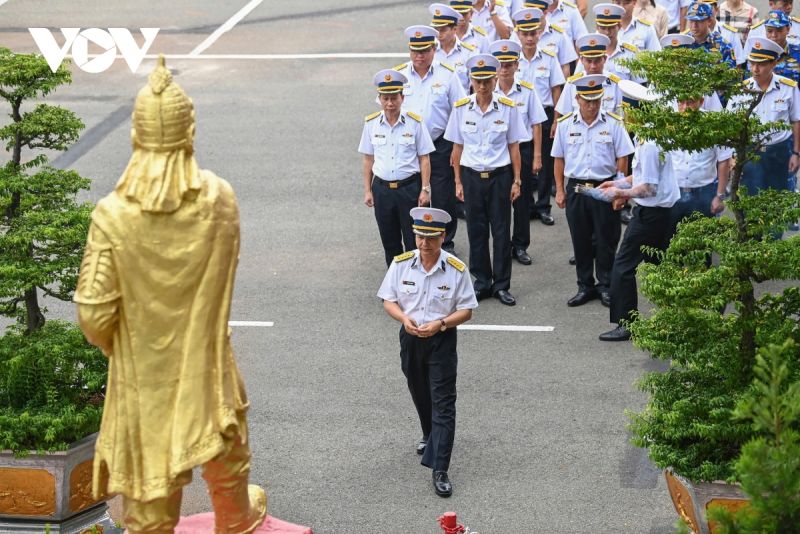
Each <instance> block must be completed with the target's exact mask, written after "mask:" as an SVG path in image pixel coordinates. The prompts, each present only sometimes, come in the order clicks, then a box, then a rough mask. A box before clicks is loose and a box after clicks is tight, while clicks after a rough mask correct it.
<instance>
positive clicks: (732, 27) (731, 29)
mask: <svg viewBox="0 0 800 534" xmlns="http://www.w3.org/2000/svg"><path fill="white" fill-rule="evenodd" d="M722 27H723V28H725V29H726V30H728V31H729V32H733V33H739V28H737V27H736V26H731V25H730V24H726V23H724V22H723V23H722Z"/></svg>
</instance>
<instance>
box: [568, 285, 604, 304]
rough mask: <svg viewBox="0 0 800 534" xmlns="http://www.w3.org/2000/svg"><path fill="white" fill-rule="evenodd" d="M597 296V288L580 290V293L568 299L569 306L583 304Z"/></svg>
mask: <svg viewBox="0 0 800 534" xmlns="http://www.w3.org/2000/svg"><path fill="white" fill-rule="evenodd" d="M596 298H597V291H595V290H584V289H582V290H580V291H578V293H577V294H576V295H575V296H574V297H572V298H571V299H569V300H568V301H567V306H569V307H570V308H574V307H575V306H583V305H584V304H586V303H587V302H589V301H590V300H594V299H596Z"/></svg>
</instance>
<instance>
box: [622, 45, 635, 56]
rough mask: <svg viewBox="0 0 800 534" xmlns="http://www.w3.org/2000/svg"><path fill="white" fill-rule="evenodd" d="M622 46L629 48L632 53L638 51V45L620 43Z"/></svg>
mask: <svg viewBox="0 0 800 534" xmlns="http://www.w3.org/2000/svg"><path fill="white" fill-rule="evenodd" d="M622 48H624V49H626V50H630V51H631V52H633V53H634V54H638V53H639V47H637V46H636V45H635V44H631V43H622Z"/></svg>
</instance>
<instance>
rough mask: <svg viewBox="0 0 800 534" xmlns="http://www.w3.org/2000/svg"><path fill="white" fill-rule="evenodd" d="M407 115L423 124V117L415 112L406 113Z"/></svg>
mask: <svg viewBox="0 0 800 534" xmlns="http://www.w3.org/2000/svg"><path fill="white" fill-rule="evenodd" d="M406 115H408V116H409V117H411V118H412V119H414V120H415V121H417V122H422V117H420V116H419V115H417V114H416V113H414V112H413V111H406Z"/></svg>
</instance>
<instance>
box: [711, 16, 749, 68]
mask: <svg viewBox="0 0 800 534" xmlns="http://www.w3.org/2000/svg"><path fill="white" fill-rule="evenodd" d="M711 33H719V34H720V35H721V36H722V38H723V39H725V41H726V42H727V43H728V44H730V45H731V48H733V55H734V56H735V57H736V64H737V65H742V64H744V63H747V55H745V53H744V44H742V34H741V33H739V32H738V31H737V30H736V28H735V27H734V26H731V25H729V24H723V23H721V22H720V21H717V25H716V26H715V27H714V30H713V31H712V32H711Z"/></svg>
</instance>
